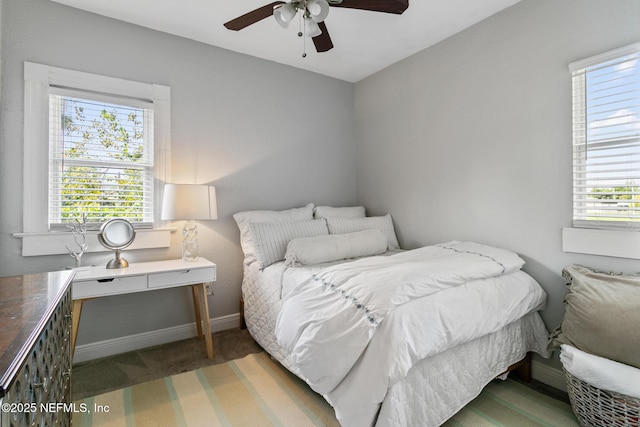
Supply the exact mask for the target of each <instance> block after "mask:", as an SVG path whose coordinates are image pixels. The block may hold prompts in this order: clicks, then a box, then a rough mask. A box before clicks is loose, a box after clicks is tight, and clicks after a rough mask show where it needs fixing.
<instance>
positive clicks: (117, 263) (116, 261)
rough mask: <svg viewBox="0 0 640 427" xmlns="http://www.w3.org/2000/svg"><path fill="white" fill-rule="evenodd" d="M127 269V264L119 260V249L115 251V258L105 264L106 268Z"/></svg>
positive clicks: (124, 260) (125, 261) (123, 260)
mask: <svg viewBox="0 0 640 427" xmlns="http://www.w3.org/2000/svg"><path fill="white" fill-rule="evenodd" d="M125 267H129V262H128V261H127V260H126V259H124V258H120V249H116V257H115V258H114V259H112V260H111V261H109V262H108V263H107V268H125Z"/></svg>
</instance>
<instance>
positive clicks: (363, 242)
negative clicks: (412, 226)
mask: <svg viewBox="0 0 640 427" xmlns="http://www.w3.org/2000/svg"><path fill="white" fill-rule="evenodd" d="M386 251H387V236H386V235H385V234H384V233H383V232H382V231H380V230H364V231H356V232H355V233H345V234H329V235H327V236H317V237H303V238H298V239H293V240H291V241H290V242H289V244H288V245H287V253H286V254H285V257H284V261H285V264H286V265H287V266H289V267H297V266H300V265H313V264H321V263H323V262H331V261H339V260H343V259H349V258H357V257H363V256H372V255H380V254H382V253H384V252H386Z"/></svg>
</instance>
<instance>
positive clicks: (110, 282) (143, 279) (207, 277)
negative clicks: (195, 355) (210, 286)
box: [71, 258, 216, 359]
mask: <svg viewBox="0 0 640 427" xmlns="http://www.w3.org/2000/svg"><path fill="white" fill-rule="evenodd" d="M215 280H216V265H215V264H214V263H212V262H211V261H208V260H206V259H204V258H199V259H198V260H197V261H194V262H185V261H183V260H181V259H174V260H165V261H153V262H139V263H131V264H130V265H129V267H127V268H118V269H107V268H105V267H91V268H90V269H89V270H85V271H78V272H77V273H76V275H75V277H74V278H73V282H72V298H73V313H72V314H73V322H72V340H71V348H72V351H73V350H74V349H75V347H76V338H77V336H78V325H79V324H80V314H81V313H82V303H83V302H84V301H87V300H90V299H94V298H99V297H104V296H109V295H122V294H129V293H135V292H146V291H154V290H157V289H166V288H176V287H181V286H190V287H191V290H192V292H193V308H194V311H195V314H196V326H197V329H198V336H202V335H203V333H204V339H205V343H206V346H207V357H209V359H213V341H212V338H211V326H210V324H209V304H208V303H207V295H206V292H205V286H204V283H205V282H213V281H215Z"/></svg>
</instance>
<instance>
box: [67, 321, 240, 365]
mask: <svg viewBox="0 0 640 427" xmlns="http://www.w3.org/2000/svg"><path fill="white" fill-rule="evenodd" d="M209 324H210V325H211V332H218V331H224V330H226V329H233V328H238V327H239V326H240V313H236V314H230V315H227V316H221V317H216V318H215V319H211V320H210V322H209ZM196 333H197V332H196V324H195V322H193V323H188V324H185V325H179V326H173V327H170V328H165V329H158V330H155V331H149V332H143V333H141V334H134V335H127V336H125V337H119V338H114V339H110V340H105V341H98V342H93V343H89V344H83V345H79V346H76V351H75V354H74V357H73V363H79V362H86V361H87V360H93V359H99V358H101V357H107V356H113V355H114V354H120V353H126V352H128V351H133V350H139V349H141V348H147V347H152V346H154V345H160V344H166V343H169V342H174V341H180V340H184V339H188V338H192V337H195V336H196ZM203 345H204V343H203Z"/></svg>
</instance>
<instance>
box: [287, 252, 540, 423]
mask: <svg viewBox="0 0 640 427" xmlns="http://www.w3.org/2000/svg"><path fill="white" fill-rule="evenodd" d="M523 264H524V261H522V259H521V258H520V257H518V256H517V255H516V254H514V253H513V252H510V251H507V250H503V249H497V248H492V247H489V246H484V245H479V244H476V243H472V242H450V243H447V244H443V245H437V246H428V247H424V248H420V249H415V250H412V251H406V252H402V253H399V254H396V255H392V256H388V257H371V258H366V259H362V260H358V261H354V262H350V263H345V264H340V265H336V266H332V267H328V268H326V269H324V270H322V271H321V272H319V273H317V274H315V275H314V276H313V277H312V278H311V279H310V280H307V281H306V282H304V283H302V284H301V285H300V286H299V287H297V288H296V289H295V290H294V291H293V292H291V294H289V295H288V296H287V297H286V298H285V300H284V303H283V307H282V310H281V312H280V316H279V317H278V321H277V324H276V337H277V340H278V343H279V344H280V345H281V346H282V347H283V348H284V349H285V350H287V351H288V352H289V353H290V354H291V357H292V360H293V363H294V364H295V366H296V368H297V370H298V371H299V372H300V374H301V375H302V376H303V377H304V378H305V379H306V380H307V382H308V383H309V385H310V386H311V387H312V388H313V389H314V390H315V391H317V392H319V393H321V394H323V395H324V396H325V398H326V399H327V400H328V401H329V402H330V403H331V404H332V405H333V406H334V408H335V409H336V415H337V417H338V419H339V420H340V421H341V423H342V424H343V425H345V426H360V425H363V426H365V425H371V424H373V423H374V421H375V416H376V412H377V409H378V405H379V403H380V402H382V400H383V399H384V396H385V393H386V391H387V389H388V387H390V386H391V385H393V384H395V383H396V382H398V381H400V380H402V379H403V378H404V377H405V376H406V375H407V372H408V371H409V370H410V369H411V367H412V366H414V365H415V364H416V363H417V362H418V361H420V360H421V359H424V358H426V357H429V356H432V355H435V354H438V353H440V352H443V351H445V350H447V349H449V348H452V347H455V346H457V345H460V344H463V343H466V342H469V341H471V340H473V339H476V338H478V337H481V336H484V335H486V334H489V333H492V332H495V331H497V330H499V329H501V328H503V327H504V326H506V325H508V324H509V323H511V322H513V321H515V320H516V319H519V318H520V317H522V316H524V315H525V314H527V313H529V312H532V311H535V310H538V309H540V308H542V306H543V305H544V301H545V298H546V295H545V293H544V291H543V290H542V288H541V287H540V286H539V285H538V284H537V283H536V282H535V281H534V280H533V279H532V278H531V277H529V276H528V275H526V274H525V273H523V272H521V271H519V270H520V268H521V267H522V265H523ZM374 334H375V340H373V341H372V338H373V337H374ZM370 344H371V345H370Z"/></svg>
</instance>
